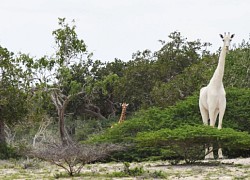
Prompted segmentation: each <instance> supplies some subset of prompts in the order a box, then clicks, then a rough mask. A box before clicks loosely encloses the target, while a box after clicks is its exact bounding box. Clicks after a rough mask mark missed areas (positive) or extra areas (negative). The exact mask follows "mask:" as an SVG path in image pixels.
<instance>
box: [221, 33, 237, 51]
mask: <svg viewBox="0 0 250 180" xmlns="http://www.w3.org/2000/svg"><path fill="white" fill-rule="evenodd" d="M220 37H221V38H222V40H223V45H224V47H226V49H227V50H228V49H229V47H230V43H231V41H232V39H233V37H234V34H232V35H230V32H228V34H226V33H224V36H223V35H222V34H220Z"/></svg>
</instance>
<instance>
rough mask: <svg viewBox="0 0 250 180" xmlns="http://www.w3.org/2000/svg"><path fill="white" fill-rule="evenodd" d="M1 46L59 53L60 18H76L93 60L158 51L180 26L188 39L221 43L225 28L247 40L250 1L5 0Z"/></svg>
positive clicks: (35, 52)
mask: <svg viewBox="0 0 250 180" xmlns="http://www.w3.org/2000/svg"><path fill="white" fill-rule="evenodd" d="M0 3H1V5H0V23H1V26H0V45H1V46H3V47H6V48H8V50H9V51H12V52H15V53H17V52H20V51H21V52H22V53H29V54H30V55H32V56H36V57H41V56H43V55H49V56H50V55H52V54H54V52H55V50H54V48H53V47H54V45H55V42H54V39H53V36H52V31H53V30H55V29H57V28H58V27H59V26H58V17H61V18H63V17H65V18H66V20H67V22H69V23H70V22H71V21H72V20H73V19H74V20H75V21H76V22H75V25H76V26H77V29H76V31H77V34H78V37H79V38H80V39H83V40H84V41H85V43H86V44H87V46H88V50H89V51H90V52H93V53H94V59H100V60H102V61H113V60H114V58H119V59H122V60H124V61H127V60H130V59H131V57H132V54H133V53H134V52H136V51H138V50H140V51H142V50H145V49H150V50H152V51H156V50H159V48H160V47H161V45H160V43H159V42H158V40H166V41H167V40H168V35H169V34H170V33H171V32H173V31H176V30H177V31H180V32H181V34H182V35H183V36H184V37H187V38H188V40H190V41H191V40H196V39H201V41H202V42H210V43H212V48H211V50H212V51H215V50H217V49H218V48H219V46H221V44H222V41H221V39H220V37H219V34H220V33H222V34H223V33H224V32H231V33H235V37H234V39H233V43H236V44H238V43H240V42H241V41H242V39H245V40H248V39H249V33H250V1H249V0H0Z"/></svg>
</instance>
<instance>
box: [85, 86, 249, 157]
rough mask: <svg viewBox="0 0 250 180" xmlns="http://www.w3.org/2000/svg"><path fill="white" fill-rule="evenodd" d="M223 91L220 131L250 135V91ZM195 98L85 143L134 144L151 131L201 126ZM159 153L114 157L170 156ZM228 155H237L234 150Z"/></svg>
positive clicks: (143, 151)
mask: <svg viewBox="0 0 250 180" xmlns="http://www.w3.org/2000/svg"><path fill="white" fill-rule="evenodd" d="M226 92H227V109H226V112H225V116H224V119H223V128H232V129H234V130H239V131H247V132H250V128H249V127H250V113H249V112H250V101H249V99H250V90H247V89H236V88H231V89H226ZM198 99H199V97H198V93H196V94H194V95H193V96H190V97H188V98H186V99H185V100H183V101H179V102H178V103H176V105H175V106H170V107H168V108H165V109H161V108H157V107H153V108H150V109H148V110H142V111H140V112H138V113H137V114H135V116H134V117H133V118H132V119H128V120H126V121H125V122H124V123H123V124H117V125H115V126H114V127H113V128H108V129H107V130H106V131H105V132H103V133H102V134H99V135H95V136H92V137H91V138H90V139H89V140H88V142H113V143H117V142H126V143H128V142H129V143H134V142H135V141H134V140H135V137H136V135H137V134H138V133H139V132H154V131H157V130H160V129H163V128H168V129H170V130H172V129H175V128H178V127H181V126H183V125H202V120H201V115H200V111H199V105H198ZM161 151H162V149H156V148H144V149H140V148H139V149H131V151H130V152H131V153H128V154H122V155H121V154H120V155H118V156H117V158H118V159H119V158H121V159H123V158H125V159H126V160H128V161H131V160H133V159H134V160H136V161H139V160H142V159H145V158H150V157H152V158H154V157H157V158H159V157H160V158H164V157H168V156H169V155H168V154H166V155H164V156H163V155H162V153H161ZM237 151H238V150H237ZM230 153H235V155H237V154H238V155H239V153H237V152H235V150H234V151H231V152H230ZM230 153H229V154H230ZM172 155H173V154H172Z"/></svg>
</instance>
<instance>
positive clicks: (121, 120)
mask: <svg viewBox="0 0 250 180" xmlns="http://www.w3.org/2000/svg"><path fill="white" fill-rule="evenodd" d="M125 116H126V107H124V108H122V113H121V117H120V119H119V123H121V122H123V121H124V120H125Z"/></svg>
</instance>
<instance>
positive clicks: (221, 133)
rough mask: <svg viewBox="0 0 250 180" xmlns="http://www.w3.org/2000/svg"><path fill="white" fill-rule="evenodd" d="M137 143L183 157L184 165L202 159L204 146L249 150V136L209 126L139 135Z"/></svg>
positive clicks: (163, 130)
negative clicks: (159, 148)
mask: <svg viewBox="0 0 250 180" xmlns="http://www.w3.org/2000/svg"><path fill="white" fill-rule="evenodd" d="M136 140H137V142H138V143H139V145H140V146H143V147H145V146H146V147H164V148H166V149H169V150H171V151H173V152H174V153H176V155H177V156H179V157H183V158H184V160H185V161H186V163H193V162H195V161H196V160H199V159H204V157H205V153H204V148H205V146H204V145H205V144H214V147H215V150H216V149H218V147H219V144H220V145H221V147H222V148H225V149H230V150H240V149H249V148H250V135H249V134H248V133H246V132H237V131H235V130H233V129H230V128H225V129H222V130H218V129H216V128H212V127H209V126H202V125H201V126H189V125H186V126H182V127H179V128H176V129H173V130H171V129H161V130H158V131H153V132H144V133H139V134H138V136H137V137H136Z"/></svg>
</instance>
